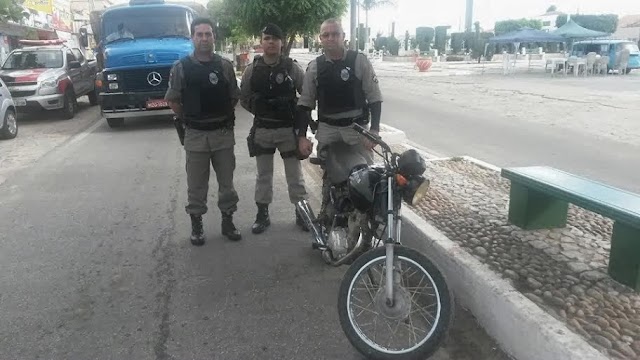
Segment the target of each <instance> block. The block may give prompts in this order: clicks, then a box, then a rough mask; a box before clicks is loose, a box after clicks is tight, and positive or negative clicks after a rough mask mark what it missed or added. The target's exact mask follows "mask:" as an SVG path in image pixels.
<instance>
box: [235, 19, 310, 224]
mask: <svg viewBox="0 0 640 360" xmlns="http://www.w3.org/2000/svg"><path fill="white" fill-rule="evenodd" d="M283 36H284V35H283V33H282V30H281V29H280V28H279V27H278V26H277V25H274V24H267V25H266V26H265V27H264V28H263V29H262V36H261V40H260V43H261V45H262V48H263V50H264V54H263V55H262V56H256V57H255V58H254V61H253V63H252V64H250V65H249V66H247V68H246V69H245V71H244V73H243V74H242V82H241V95H240V104H241V105H242V107H244V108H245V109H246V110H247V111H249V112H251V113H252V114H253V115H254V125H253V128H252V129H251V132H250V134H249V137H248V138H247V142H248V146H249V154H250V156H255V157H256V165H257V170H258V171H257V177H256V189H255V202H256V205H257V207H258V213H257V215H256V221H255V223H254V224H253V226H252V229H251V230H252V232H253V233H254V234H259V233H262V232H263V231H264V230H265V229H266V228H267V227H269V225H270V224H271V222H270V219H269V204H270V203H271V202H272V200H273V158H274V154H275V151H276V149H278V151H279V153H280V156H281V157H282V161H283V162H284V170H285V175H286V179H287V184H288V192H289V200H290V201H291V203H293V204H295V203H296V202H298V201H300V200H303V199H307V192H306V189H305V184H304V178H303V175H302V166H301V164H300V160H299V159H298V156H297V140H296V138H295V135H294V132H293V122H294V116H295V112H296V110H295V107H296V102H297V93H300V92H301V91H302V81H303V79H304V71H303V70H302V68H301V67H300V66H299V65H298V63H297V62H295V61H293V60H291V59H290V58H289V57H286V56H283V55H282V44H283ZM294 212H295V209H294ZM296 224H298V226H300V227H301V228H302V229H303V230H305V231H307V230H308V229H307V228H306V226H305V224H304V222H303V220H302V219H301V218H300V216H299V215H298V214H297V212H296Z"/></svg>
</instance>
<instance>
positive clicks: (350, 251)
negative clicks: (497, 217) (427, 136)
mask: <svg viewBox="0 0 640 360" xmlns="http://www.w3.org/2000/svg"><path fill="white" fill-rule="evenodd" d="M353 128H354V129H355V130H356V131H358V132H359V133H360V134H362V135H363V136H364V137H366V138H368V139H369V140H370V141H373V142H375V143H376V144H378V145H379V146H380V147H381V148H382V154H381V155H382V158H383V159H384V161H383V162H382V163H380V164H373V165H368V164H367V162H366V159H365V158H364V157H363V156H362V154H361V153H359V151H358V149H357V147H356V146H351V145H347V144H345V143H341V142H337V143H332V144H329V145H328V149H326V152H325V150H324V149H323V151H322V152H323V155H322V156H320V157H319V158H317V159H314V161H313V163H315V164H318V165H321V166H322V168H323V170H324V174H323V189H322V197H323V199H322V207H321V210H320V213H319V216H318V217H317V218H316V216H315V215H314V213H313V211H312V210H311V207H310V206H309V203H308V202H307V201H306V200H301V201H300V202H298V203H297V204H296V209H297V211H298V212H299V213H300V214H301V216H302V218H303V219H304V221H305V223H306V225H307V227H308V228H309V229H310V230H311V234H312V240H313V248H315V249H317V250H319V251H321V253H322V258H323V259H324V261H325V262H326V263H327V264H329V265H332V266H340V265H343V264H350V266H349V268H348V269H347V271H346V273H345V275H344V277H343V279H342V283H341V284H340V290H339V293H338V317H339V319H340V325H341V326H342V330H343V331H344V334H345V335H346V337H347V338H348V340H349V341H350V342H351V344H352V345H353V346H354V347H355V348H356V349H357V350H358V351H359V352H360V353H361V354H363V355H364V356H365V357H366V358H367V359H384V360H393V359H398V360H399V359H403V360H412V359H416V360H418V359H426V358H428V357H429V356H431V355H432V354H433V353H434V352H435V351H436V350H437V349H438V347H439V346H440V345H442V341H443V339H444V336H445V334H446V332H447V331H448V329H449V327H450V326H451V319H452V318H453V317H452V312H453V309H454V305H453V296H452V294H451V292H450V290H449V287H448V286H447V282H446V280H445V278H444V276H443V275H442V273H441V272H440V270H439V269H438V268H437V267H436V265H435V264H434V263H433V262H432V261H431V260H429V258H427V257H426V256H425V255H424V254H422V253H420V252H418V251H416V250H413V249H411V248H408V247H406V246H404V245H402V244H401V235H402V231H401V224H402V217H401V210H402V202H403V200H404V201H405V202H407V203H409V204H412V205H416V204H417V203H418V202H419V201H420V200H421V199H422V198H424V197H425V196H426V195H427V190H428V188H429V180H428V179H427V178H425V177H424V176H423V173H424V172H425V170H426V164H425V161H424V159H422V157H421V156H420V155H419V154H418V153H417V152H416V151H415V150H407V151H405V152H403V153H402V154H397V153H394V152H393V151H391V148H390V147H389V145H387V144H386V143H385V142H384V141H382V139H381V138H380V136H378V135H376V134H373V133H371V132H369V131H367V130H366V129H365V128H364V127H361V126H359V125H357V124H354V125H353Z"/></svg>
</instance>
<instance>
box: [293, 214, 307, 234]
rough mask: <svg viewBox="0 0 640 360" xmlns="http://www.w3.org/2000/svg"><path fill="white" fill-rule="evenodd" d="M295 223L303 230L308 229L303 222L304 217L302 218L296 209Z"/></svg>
mask: <svg viewBox="0 0 640 360" xmlns="http://www.w3.org/2000/svg"><path fill="white" fill-rule="evenodd" d="M296 225H298V226H300V228H302V230H304V231H309V228H308V227H307V224H306V223H305V222H304V219H302V216H300V214H298V211H296Z"/></svg>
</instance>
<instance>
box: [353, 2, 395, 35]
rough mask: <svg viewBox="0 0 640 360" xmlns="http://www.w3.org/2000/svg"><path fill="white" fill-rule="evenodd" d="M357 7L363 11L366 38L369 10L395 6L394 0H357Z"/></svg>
mask: <svg viewBox="0 0 640 360" xmlns="http://www.w3.org/2000/svg"><path fill="white" fill-rule="evenodd" d="M358 5H359V6H360V7H361V8H362V9H363V10H364V19H365V20H364V27H365V28H366V29H367V35H366V36H367V38H368V37H369V10H373V9H375V8H378V7H383V6H389V5H393V6H395V2H394V0H358Z"/></svg>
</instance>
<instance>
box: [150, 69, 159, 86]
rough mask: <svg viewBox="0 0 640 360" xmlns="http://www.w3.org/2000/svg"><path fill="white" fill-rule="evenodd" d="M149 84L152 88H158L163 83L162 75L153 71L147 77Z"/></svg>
mask: <svg viewBox="0 0 640 360" xmlns="http://www.w3.org/2000/svg"><path fill="white" fill-rule="evenodd" d="M147 82H148V83H149V85H151V86H158V85H160V83H161V82H162V75H160V73H158V72H155V71H152V72H150V73H149V75H147Z"/></svg>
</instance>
